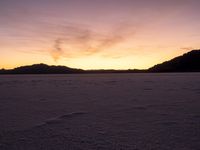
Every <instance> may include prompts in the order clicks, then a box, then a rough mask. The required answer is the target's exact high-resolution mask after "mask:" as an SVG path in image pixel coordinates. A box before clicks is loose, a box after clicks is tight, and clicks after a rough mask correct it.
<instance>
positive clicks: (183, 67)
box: [0, 50, 200, 74]
mask: <svg viewBox="0 0 200 150" xmlns="http://www.w3.org/2000/svg"><path fill="white" fill-rule="evenodd" d="M147 72H151V73H156V72H200V50H193V51H191V52H188V53H186V54H184V55H183V56H179V57H176V58H174V59H172V60H170V61H166V62H164V63H162V64H158V65H155V66H153V67H151V68H149V69H147V70H137V69H133V70H131V69H130V70H82V69H75V68H69V67H66V66H48V65H46V64H35V65H31V66H22V67H17V68H14V69H10V70H5V69H1V70H0V74H86V73H147Z"/></svg>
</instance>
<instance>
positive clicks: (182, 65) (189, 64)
mask: <svg viewBox="0 0 200 150" xmlns="http://www.w3.org/2000/svg"><path fill="white" fill-rule="evenodd" d="M148 72H200V50H193V51H191V52H188V53H186V54H184V55H182V56H179V57H176V58H174V59H172V60H169V61H166V62H163V63H162V64H158V65H155V66H153V67H152V68H149V69H148Z"/></svg>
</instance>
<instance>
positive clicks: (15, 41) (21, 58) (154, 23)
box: [0, 0, 200, 69]
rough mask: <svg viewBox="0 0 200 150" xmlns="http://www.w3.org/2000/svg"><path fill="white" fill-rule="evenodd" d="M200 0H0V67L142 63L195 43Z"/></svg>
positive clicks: (127, 66) (158, 60)
mask: <svg viewBox="0 0 200 150" xmlns="http://www.w3.org/2000/svg"><path fill="white" fill-rule="evenodd" d="M199 7H200V0H0V68H14V67H16V66H21V65H30V64H35V63H46V64H49V65H65V66H69V67H75V68H82V69H111V68H113V69H133V68H137V69H145V68H149V67H151V66H153V65H155V64H157V63H161V62H163V61H166V60H168V59H171V58H173V57H175V56H178V55H181V54H183V53H185V52H188V51H190V50H192V49H199V48H200V9H199Z"/></svg>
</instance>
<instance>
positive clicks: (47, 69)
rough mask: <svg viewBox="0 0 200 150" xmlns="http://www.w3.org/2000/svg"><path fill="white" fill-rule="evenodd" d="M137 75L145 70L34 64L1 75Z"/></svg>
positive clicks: (4, 71)
mask: <svg viewBox="0 0 200 150" xmlns="http://www.w3.org/2000/svg"><path fill="white" fill-rule="evenodd" d="M133 72H134V73H136V72H144V71H143V70H136V69H134V70H82V69H74V68H69V67H66V66H48V65H46V64H34V65H31V66H22V67H17V68H14V69H11V70H5V69H2V70H0V74H72V73H73V74H75V73H77V74H78V73H133Z"/></svg>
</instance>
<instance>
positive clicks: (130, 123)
mask: <svg viewBox="0 0 200 150" xmlns="http://www.w3.org/2000/svg"><path fill="white" fill-rule="evenodd" d="M199 141H200V73H172V74H148V73H146V74H86V75H2V76H0V150H199V149H200V142H199Z"/></svg>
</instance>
